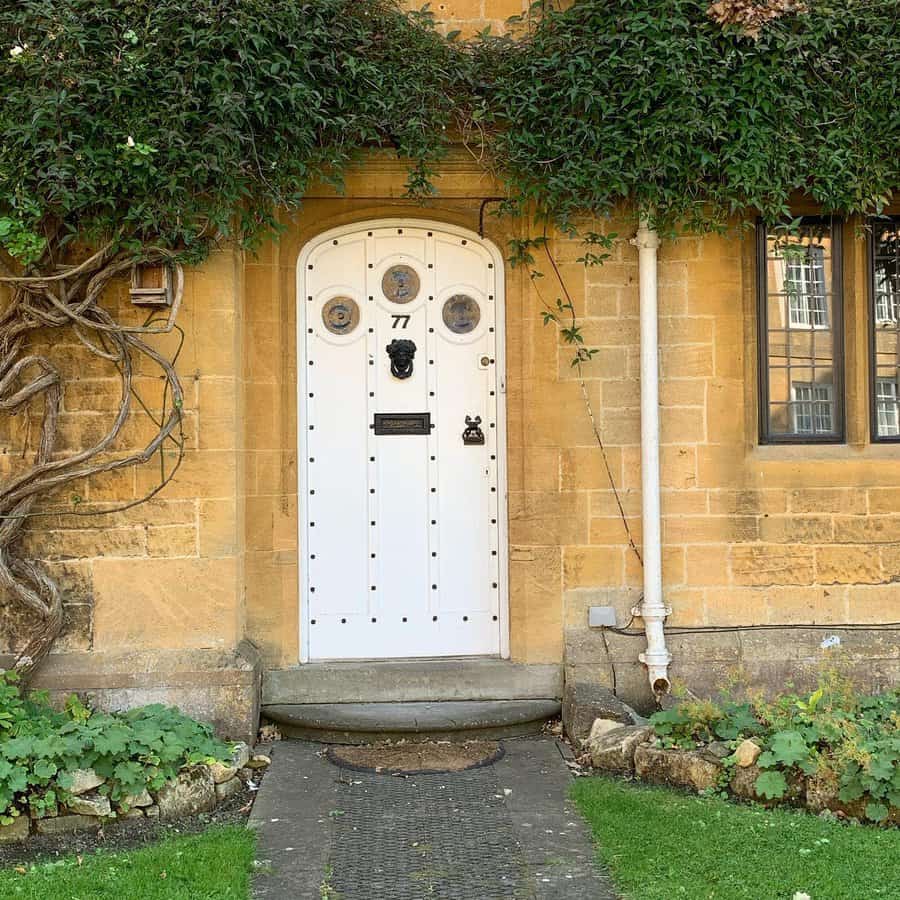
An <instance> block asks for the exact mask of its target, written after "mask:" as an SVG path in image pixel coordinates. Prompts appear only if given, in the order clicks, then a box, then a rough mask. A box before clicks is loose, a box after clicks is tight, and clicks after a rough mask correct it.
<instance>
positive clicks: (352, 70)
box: [0, 0, 461, 263]
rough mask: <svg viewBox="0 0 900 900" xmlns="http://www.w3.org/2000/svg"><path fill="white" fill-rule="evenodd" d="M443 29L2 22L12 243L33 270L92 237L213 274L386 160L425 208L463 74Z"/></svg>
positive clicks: (275, 21) (142, 6)
mask: <svg viewBox="0 0 900 900" xmlns="http://www.w3.org/2000/svg"><path fill="white" fill-rule="evenodd" d="M430 25H431V20H430V18H429V16H427V15H426V14H422V13H419V14H412V15H410V16H407V15H405V14H403V12H402V11H401V10H400V9H399V8H398V7H397V5H396V4H395V3H394V2H392V0H316V2H315V3H301V2H298V0H190V2H186V0H21V2H17V3H4V4H2V7H0V54H2V55H0V135H2V138H0V242H2V243H3V244H4V245H5V247H6V249H7V250H8V251H10V252H11V253H13V254H14V255H15V256H17V257H18V258H19V259H20V260H22V261H24V262H26V263H37V262H39V261H40V257H41V254H42V252H44V251H45V250H46V249H47V241H48V240H50V241H51V243H52V242H53V241H56V243H57V244H58V243H59V242H60V241H61V240H63V241H64V240H67V239H69V240H70V239H72V238H74V237H76V236H77V238H78V239H79V240H81V241H84V240H89V241H93V242H103V241H106V240H109V239H110V237H112V236H115V237H116V238H117V239H118V240H120V241H121V242H124V243H130V244H131V245H132V247H133V248H134V249H138V248H140V247H142V246H144V245H147V244H153V245H156V246H163V247H166V248H169V249H175V250H178V251H179V252H181V253H184V254H186V255H187V256H190V255H192V254H193V256H195V257H197V256H202V255H203V253H204V252H206V250H207V249H208V247H209V243H210V240H212V239H213V238H214V237H221V236H223V235H224V236H228V235H235V236H237V237H238V238H240V239H242V240H247V241H252V240H254V239H258V238H259V237H260V236H261V234H263V233H265V232H266V231H268V230H270V229H271V228H272V227H273V225H274V219H273V209H274V208H275V207H285V206H286V207H293V206H296V205H297V204H298V203H299V202H300V199H301V197H302V196H303V193H304V191H305V190H306V188H307V186H308V185H309V183H310V181H311V179H313V178H322V179H325V180H327V181H331V182H334V183H340V178H341V174H342V172H343V171H344V170H345V168H346V166H347V165H348V163H350V162H351V161H352V160H353V159H354V158H355V157H356V156H358V154H359V152H360V150H361V149H363V148H365V147H372V146H385V147H390V148H392V149H394V150H396V152H397V153H398V154H400V155H401V156H403V157H407V158H409V159H410V160H411V161H412V162H411V168H410V185H409V186H410V189H411V190H412V191H413V192H414V193H415V192H421V191H426V190H427V189H428V187H427V175H428V170H429V166H430V165H431V164H432V163H433V161H434V160H435V159H436V158H437V157H438V156H439V155H440V152H441V148H442V146H443V143H444V137H443V136H444V134H445V131H446V129H447V126H448V125H449V124H451V117H452V113H453V109H454V100H453V99H452V98H453V95H454V90H453V83H454V80H455V79H456V78H458V77H459V66H458V65H456V61H458V60H459V59H460V58H461V54H460V53H459V51H458V50H456V49H455V48H454V46H453V45H452V44H451V43H449V42H447V41H445V40H444V39H442V38H441V37H440V36H439V35H438V34H437V32H436V31H435V30H434V29H433V28H432V27H430ZM4 219H8V220H9V221H10V224H9V225H7V226H6V228H5V229H4V226H3V225H2V223H3V222H4ZM23 231H24V232H25V233H26V234H27V233H31V234H32V235H34V236H35V237H34V238H33V239H32V241H31V242H30V243H29V242H28V241H23V238H22V234H23ZM13 239H15V240H13ZM50 249H52V248H50Z"/></svg>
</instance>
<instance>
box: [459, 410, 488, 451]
mask: <svg viewBox="0 0 900 900" xmlns="http://www.w3.org/2000/svg"><path fill="white" fill-rule="evenodd" d="M479 425H481V416H475V418H474V419H473V418H472V417H471V416H466V429H465V431H463V433H462V439H463V443H464V444H466V445H467V446H469V445H477V444H483V443H484V432H483V431H482V430H481V428H479V427H478V426H479Z"/></svg>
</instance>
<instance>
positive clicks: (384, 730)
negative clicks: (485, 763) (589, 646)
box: [263, 699, 560, 743]
mask: <svg viewBox="0 0 900 900" xmlns="http://www.w3.org/2000/svg"><path fill="white" fill-rule="evenodd" d="M559 712H560V704H559V701H557V700H553V699H542V700H448V701H444V702H438V703H297V704H277V705H272V706H266V707H263V714H264V715H265V716H266V717H268V718H269V719H272V720H273V721H275V722H277V723H278V724H279V725H280V726H282V730H283V731H284V732H285V733H286V734H288V735H290V736H292V737H308V738H311V739H315V740H319V741H323V742H326V743H329V742H331V743H334V742H336V743H365V742H368V741H369V740H372V739H376V740H377V739H378V738H381V739H384V738H387V737H398V738H400V737H402V738H404V739H407V740H435V739H438V738H448V739H454V738H455V739H458V740H470V739H474V738H476V737H480V738H487V737H509V736H513V735H519V734H535V733H538V732H540V731H541V729H542V728H543V725H544V723H545V722H546V721H547V720H548V719H550V718H553V717H554V716H557V715H559Z"/></svg>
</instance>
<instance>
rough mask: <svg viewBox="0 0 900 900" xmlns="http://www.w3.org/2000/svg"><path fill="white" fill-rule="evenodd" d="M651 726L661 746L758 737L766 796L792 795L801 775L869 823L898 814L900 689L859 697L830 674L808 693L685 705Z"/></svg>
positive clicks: (759, 784) (658, 716) (760, 788)
mask: <svg viewBox="0 0 900 900" xmlns="http://www.w3.org/2000/svg"><path fill="white" fill-rule="evenodd" d="M650 721H651V724H652V725H653V727H654V730H655V732H656V735H657V738H658V740H659V741H660V743H661V745H662V746H664V747H681V748H690V747H696V746H698V745H699V744H703V743H708V742H710V741H711V740H714V739H720V740H730V741H737V740H738V739H740V738H745V737H748V736H753V737H754V740H756V741H757V742H758V743H759V744H760V745H761V746H762V748H763V751H762V753H761V754H760V756H759V758H758V759H757V763H756V764H757V766H758V767H759V768H760V769H761V770H762V771H761V772H760V774H759V775H758V776H757V779H756V783H755V788H756V791H757V793H758V794H759V795H760V796H761V797H764V798H766V799H769V800H775V799H781V798H784V797H786V796H788V793H789V789H790V784H791V780H792V779H795V778H796V777H797V776H800V775H802V776H807V777H815V778H816V779H821V780H822V781H824V782H825V783H826V784H831V785H832V786H833V787H834V789H835V791H836V792H837V794H838V798H839V799H840V800H841V801H842V802H843V803H847V804H851V803H859V804H860V808H861V809H862V810H863V814H864V815H865V817H866V818H868V819H871V820H872V821H875V822H881V821H884V820H885V819H887V818H888V816H889V815H890V810H891V808H896V809H900V691H897V690H894V691H888V692H885V693H882V694H877V695H870V696H866V695H861V694H859V693H857V692H856V691H854V689H853V687H852V685H851V684H849V683H848V682H847V681H846V680H844V679H842V678H840V677H839V676H838V675H836V674H835V673H825V674H824V675H823V676H822V679H821V682H820V685H819V687H818V688H817V689H816V690H815V691H813V692H812V693H810V694H809V695H807V696H799V695H796V694H782V695H779V696H778V697H776V698H774V699H773V700H771V701H769V700H765V699H764V698H762V697H755V698H754V699H753V700H752V701H751V702H749V703H743V704H736V703H733V702H731V701H723V702H719V703H716V702H706V701H704V702H697V701H691V702H684V703H681V704H679V705H678V706H676V707H674V708H672V709H669V710H665V711H664V712H658V713H655V714H654V715H653V716H651V719H650Z"/></svg>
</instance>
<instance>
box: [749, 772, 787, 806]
mask: <svg viewBox="0 0 900 900" xmlns="http://www.w3.org/2000/svg"><path fill="white" fill-rule="evenodd" d="M754 787H755V789H756V793H757V794H758V795H759V796H760V797H765V798H766V799H768V800H779V799H781V798H782V797H784V796H785V794H787V790H788V783H787V779H786V778H785V777H784V775H783V774H782V773H781V772H762V773H760V775H759V776H758V777H757V779H756V783H755V785H754Z"/></svg>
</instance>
